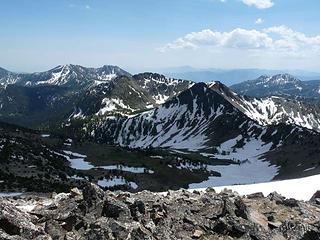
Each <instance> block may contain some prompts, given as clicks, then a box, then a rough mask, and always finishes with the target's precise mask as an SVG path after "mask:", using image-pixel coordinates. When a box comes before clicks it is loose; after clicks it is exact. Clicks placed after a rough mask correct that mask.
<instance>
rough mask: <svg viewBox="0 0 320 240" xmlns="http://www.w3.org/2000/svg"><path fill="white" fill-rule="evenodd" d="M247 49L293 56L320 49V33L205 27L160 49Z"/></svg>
mask: <svg viewBox="0 0 320 240" xmlns="http://www.w3.org/2000/svg"><path fill="white" fill-rule="evenodd" d="M200 47H211V49H240V50H243V49H246V50H263V51H264V52H266V51H272V52H276V53H278V52H282V53H286V54H291V55H297V54H303V53H305V52H307V51H310V50H311V49H312V50H313V51H316V52H320V35H317V36H312V37H309V36H306V35H305V34H304V33H301V32H297V31H294V30H293V29H291V28H288V27H286V26H275V27H270V28H266V29H263V30H261V31H259V30H255V29H251V30H248V29H243V28H236V29H234V30H232V31H230V32H219V31H213V30H210V29H205V30H202V31H200V32H192V33H189V34H187V35H185V36H184V37H181V38H179V39H177V40H176V41H174V42H172V43H168V44H166V45H164V46H163V47H161V48H159V49H158V50H160V51H161V52H166V51H169V50H174V49H186V48H191V49H197V48H200Z"/></svg>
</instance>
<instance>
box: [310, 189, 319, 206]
mask: <svg viewBox="0 0 320 240" xmlns="http://www.w3.org/2000/svg"><path fill="white" fill-rule="evenodd" d="M310 202H312V203H316V204H318V205H320V191H317V192H316V193H315V194H313V196H312V198H311V199H310Z"/></svg>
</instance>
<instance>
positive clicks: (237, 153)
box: [0, 65, 320, 180]
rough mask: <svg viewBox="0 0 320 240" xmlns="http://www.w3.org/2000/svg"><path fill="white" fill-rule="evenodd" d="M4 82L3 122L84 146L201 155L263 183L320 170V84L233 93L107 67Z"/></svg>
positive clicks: (6, 75)
mask: <svg viewBox="0 0 320 240" xmlns="http://www.w3.org/2000/svg"><path fill="white" fill-rule="evenodd" d="M0 81H1V84H0V85H1V87H0V121H4V122H10V123H13V124H18V125H23V126H25V127H29V128H36V129H41V130H43V129H45V131H46V132H49V133H53V134H57V135H59V136H61V135H62V136H63V137H64V138H72V139H75V140H76V141H77V142H79V143H82V142H92V143H95V144H107V145H112V146H114V145H115V146H117V147H123V148H128V149H139V150H142V151H149V150H154V149H156V150H158V149H161V150H165V151H173V152H176V153H177V152H179V153H181V152H182V153H181V154H187V155H188V156H192V154H196V155H197V156H201V157H204V158H206V161H213V162H219V161H220V162H219V164H236V165H239V166H241V167H243V168H244V170H243V171H244V174H246V173H247V172H249V171H255V172H257V171H258V172H260V171H261V172H266V173H269V175H267V177H266V176H264V178H263V179H264V180H270V179H272V178H273V177H275V176H278V175H279V176H291V175H290V174H292V176H297V175H299V176H305V175H309V174H312V173H315V172H319V171H320V168H319V166H320V165H319V164H320V163H319V154H320V152H319V149H320V106H319V104H315V103H314V101H310V100H308V99H307V98H309V99H310V98H312V99H313V98H319V96H318V95H320V94H319V92H318V89H319V88H318V85H317V84H318V82H317V81H312V82H306V81H304V82H302V81H300V80H298V79H297V78H295V77H293V76H291V75H289V74H280V75H275V76H261V77H259V78H258V79H256V80H253V81H248V82H244V83H242V84H239V85H233V86H232V88H229V87H227V86H226V85H224V84H223V83H221V82H219V81H212V82H206V83H203V82H200V83H196V82H193V81H189V80H183V79H176V78H170V77H166V76H164V75H161V74H157V73H150V72H149V73H148V72H147V73H139V74H135V75H132V74H130V73H128V72H127V71H125V70H123V69H121V68H119V67H117V66H108V65H106V66H103V67H101V68H85V67H82V66H78V65H64V66H58V67H56V68H53V69H51V70H49V71H46V72H41V73H31V74H26V73H24V74H18V73H12V72H9V71H6V70H4V69H1V71H0ZM3 126H6V125H3ZM0 127H1V126H0ZM11 128H13V130H10V135H11V136H12V135H13V136H14V134H15V132H14V127H11ZM0 130H1V129H0ZM5 134H6V131H5V132H4V134H3V141H7V139H9V138H8V137H6V135H5ZM0 137H1V136H0ZM26 138H27V137H26ZM0 140H1V139H0ZM9 140H12V139H11V137H10V139H9ZM9 140H8V141H9ZM29 145H30V144H29ZM29 145H28V148H26V149H27V150H26V151H29V152H32V150H30V148H32V147H31V146H29ZM14 147H15V151H16V149H17V148H16V146H14ZM17 151H18V150H17ZM48 151H49V150H48ZM12 159H14V158H12ZM305 159H307V160H305ZM221 161H222V163H221ZM289 163H290V164H289ZM305 170H307V171H305ZM224 173H225V172H224ZM267 178H268V179H267Z"/></svg>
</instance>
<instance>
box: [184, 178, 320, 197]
mask: <svg viewBox="0 0 320 240" xmlns="http://www.w3.org/2000/svg"><path fill="white" fill-rule="evenodd" d="M214 189H215V190H216V191H217V192H221V191H222V190H224V189H230V190H232V191H236V192H238V193H239V194H241V195H248V194H251V193H256V192H262V193H263V194H264V195H265V196H267V195H269V194H270V193H272V192H277V193H279V194H281V195H282V196H284V197H286V198H294V199H297V200H302V201H308V200H310V198H311V197H312V196H313V194H314V193H315V192H317V191H318V190H320V175H314V176H311V177H305V178H298V179H292V180H283V181H274V182H267V183H258V184H248V185H233V186H222V187H214ZM189 190H190V191H192V190H200V191H205V188H199V189H189Z"/></svg>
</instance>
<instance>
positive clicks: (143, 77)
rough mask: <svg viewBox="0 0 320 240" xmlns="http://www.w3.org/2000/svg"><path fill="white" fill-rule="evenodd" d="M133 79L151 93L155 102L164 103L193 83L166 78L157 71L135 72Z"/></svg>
mask: <svg viewBox="0 0 320 240" xmlns="http://www.w3.org/2000/svg"><path fill="white" fill-rule="evenodd" d="M133 79H134V80H135V82H137V84H138V85H139V86H140V87H141V88H143V89H144V90H146V91H147V92H148V93H149V94H150V95H151V97H152V99H153V100H154V101H155V103H156V104H162V103H164V102H165V101H167V100H168V99H170V98H171V97H174V96H177V95H178V94H179V93H180V92H182V91H184V90H186V89H188V88H189V87H191V86H192V85H193V84H194V83H193V82H191V81H187V80H181V79H175V78H167V77H166V76H164V75H160V74H157V73H141V74H136V75H134V76H133Z"/></svg>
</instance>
